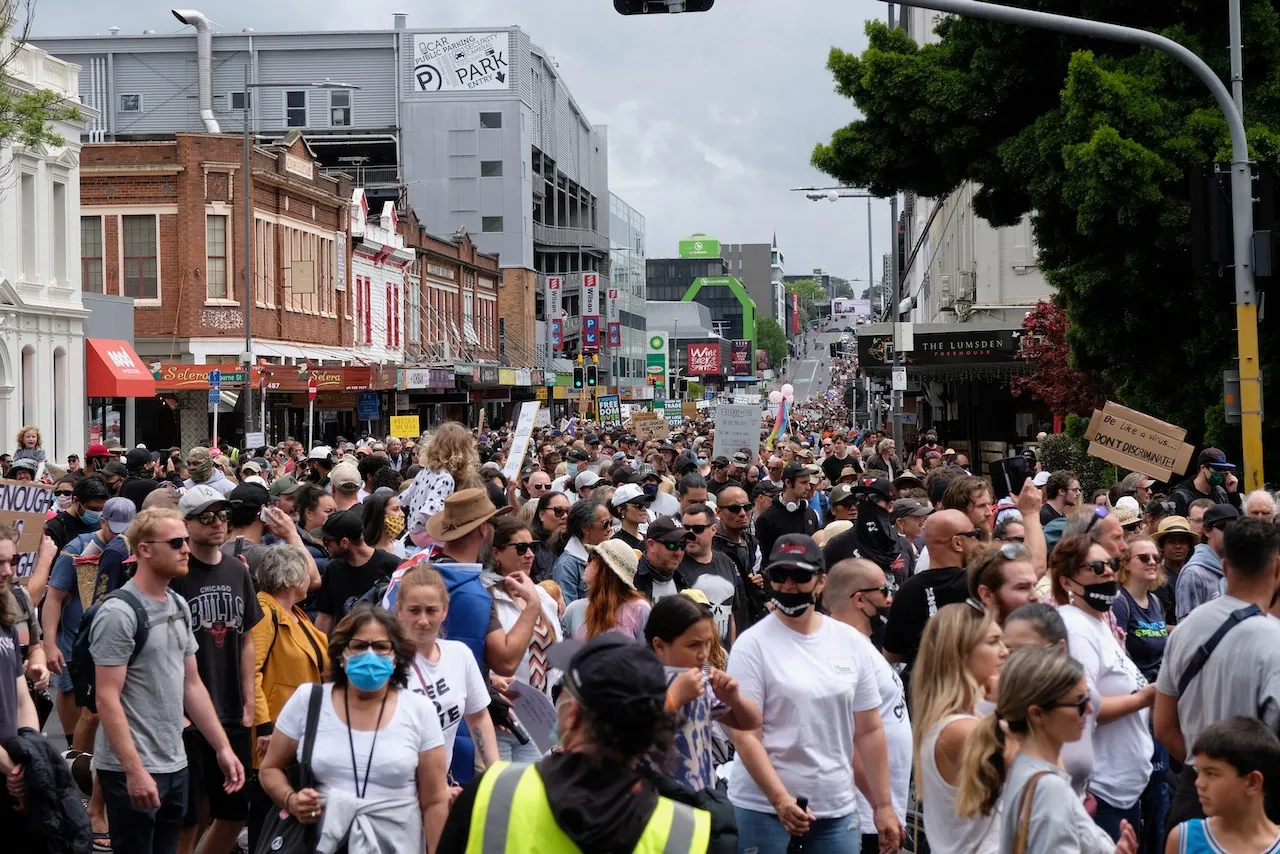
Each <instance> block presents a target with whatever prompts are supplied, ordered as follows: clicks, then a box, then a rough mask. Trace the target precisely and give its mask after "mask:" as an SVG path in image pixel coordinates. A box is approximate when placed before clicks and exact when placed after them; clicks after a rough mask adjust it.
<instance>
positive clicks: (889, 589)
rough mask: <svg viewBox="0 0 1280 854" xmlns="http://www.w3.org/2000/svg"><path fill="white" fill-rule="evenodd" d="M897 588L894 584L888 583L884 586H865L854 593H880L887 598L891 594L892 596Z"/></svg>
mask: <svg viewBox="0 0 1280 854" xmlns="http://www.w3.org/2000/svg"><path fill="white" fill-rule="evenodd" d="M896 589H897V588H895V587H894V586H893V585H892V584H886V585H884V586H883V587H863V588H861V589H860V590H855V591H853V592H854V593H879V594H881V595H883V596H885V597H886V598H887V597H889V596H892V595H893V594H894V592H895V590H896Z"/></svg>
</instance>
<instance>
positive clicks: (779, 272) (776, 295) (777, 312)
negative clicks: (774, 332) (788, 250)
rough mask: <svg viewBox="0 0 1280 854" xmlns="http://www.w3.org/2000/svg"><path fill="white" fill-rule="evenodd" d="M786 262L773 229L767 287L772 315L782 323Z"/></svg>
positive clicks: (785, 310) (785, 312)
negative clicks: (771, 299)
mask: <svg viewBox="0 0 1280 854" xmlns="http://www.w3.org/2000/svg"><path fill="white" fill-rule="evenodd" d="M786 264H787V260H786V258H785V257H784V256H783V254H782V250H781V249H779V248H778V233H777V232H776V231H775V232H774V233H773V245H772V246H771V247H770V250H769V288H770V291H771V292H772V295H773V305H772V306H771V308H772V310H773V316H774V317H776V318H777V319H778V323H782V324H784V325H785V323H784V322H785V321H786V319H787V308H786V301H787V286H786V273H787V270H786ZM757 308H758V307H757ZM757 316H758V315H757ZM784 331H785V330H784Z"/></svg>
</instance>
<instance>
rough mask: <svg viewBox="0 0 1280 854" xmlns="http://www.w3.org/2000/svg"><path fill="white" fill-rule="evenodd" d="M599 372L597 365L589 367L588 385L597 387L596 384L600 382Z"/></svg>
mask: <svg viewBox="0 0 1280 854" xmlns="http://www.w3.org/2000/svg"><path fill="white" fill-rule="evenodd" d="M599 370H600V369H599V368H597V367H596V366H595V365H587V385H588V386H589V387H591V388H595V387H596V383H597V382H598V381H599Z"/></svg>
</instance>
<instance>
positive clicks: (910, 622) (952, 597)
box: [884, 566, 969, 667]
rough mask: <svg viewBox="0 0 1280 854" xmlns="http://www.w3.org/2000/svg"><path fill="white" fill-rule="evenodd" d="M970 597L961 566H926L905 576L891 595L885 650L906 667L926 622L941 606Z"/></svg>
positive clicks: (885, 634) (913, 657) (914, 657)
mask: <svg viewBox="0 0 1280 854" xmlns="http://www.w3.org/2000/svg"><path fill="white" fill-rule="evenodd" d="M968 596H969V579H968V576H966V575H965V571H964V569H963V568H962V567H958V566H954V567H939V568H937V569H926V570H925V571H924V572H922V573H920V574H919V575H913V576H911V577H910V578H908V579H907V580H906V581H905V582H904V583H903V585H902V587H901V588H900V589H899V590H898V592H897V593H895V594H894V595H893V605H891V606H890V607H889V624H888V625H887V626H886V627H885V632H884V651H885V652H890V653H893V654H894V655H898V656H901V657H902V660H903V661H905V662H906V664H907V667H910V666H911V664H912V663H913V662H914V661H915V660H916V653H917V652H919V650H920V636H921V635H923V634H924V627H925V624H926V623H928V622H929V619H930V618H931V617H932V616H933V615H934V614H936V613H938V609H939V608H941V607H943V606H944V605H950V604H952V603H953V602H963V601H964V600H965V599H967V598H968Z"/></svg>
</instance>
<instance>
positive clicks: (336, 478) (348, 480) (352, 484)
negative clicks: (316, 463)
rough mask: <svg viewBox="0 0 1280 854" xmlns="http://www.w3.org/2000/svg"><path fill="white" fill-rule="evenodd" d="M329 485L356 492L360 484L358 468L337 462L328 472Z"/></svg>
mask: <svg viewBox="0 0 1280 854" xmlns="http://www.w3.org/2000/svg"><path fill="white" fill-rule="evenodd" d="M329 485H330V486H332V487H333V488H334V489H340V490H342V491H343V492H357V491H359V489H360V487H361V485H362V481H361V480H360V470H359V469H357V468H356V467H355V466H353V465H349V464H347V463H339V464H338V465H336V466H334V467H333V471H331V472H329Z"/></svg>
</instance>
